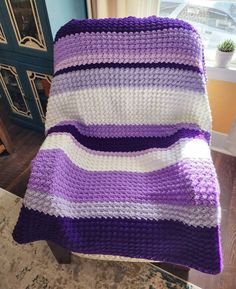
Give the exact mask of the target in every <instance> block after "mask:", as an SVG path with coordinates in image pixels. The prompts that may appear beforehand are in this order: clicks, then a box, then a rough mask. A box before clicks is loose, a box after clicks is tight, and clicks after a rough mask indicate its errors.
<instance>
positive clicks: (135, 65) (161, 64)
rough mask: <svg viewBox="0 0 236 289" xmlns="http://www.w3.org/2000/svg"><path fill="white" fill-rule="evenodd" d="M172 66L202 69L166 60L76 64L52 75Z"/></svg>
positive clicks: (183, 68)
mask: <svg viewBox="0 0 236 289" xmlns="http://www.w3.org/2000/svg"><path fill="white" fill-rule="evenodd" d="M105 67H112V68H162V67H164V68H173V69H182V70H185V71H193V72H197V73H201V74H202V73H203V72H202V69H200V68H199V67H197V66H192V65H187V64H179V63H166V62H158V63H95V64H84V65H76V66H71V67H67V68H64V69H61V70H58V71H56V72H55V73H54V76H56V75H59V74H63V73H67V72H71V71H78V70H85V69H95V68H98V69H100V68H105Z"/></svg>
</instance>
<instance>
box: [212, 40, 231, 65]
mask: <svg viewBox="0 0 236 289" xmlns="http://www.w3.org/2000/svg"><path fill="white" fill-rule="evenodd" d="M217 48H218V49H217V51H216V63H217V66H218V67H226V66H227V65H228V63H229V62H230V60H231V59H232V57H233V54H234V50H235V43H234V42H233V41H232V40H231V39H226V40H225V41H223V42H222V43H220V44H219V45H218V47H217Z"/></svg>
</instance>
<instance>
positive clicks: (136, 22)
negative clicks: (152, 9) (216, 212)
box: [54, 16, 196, 42]
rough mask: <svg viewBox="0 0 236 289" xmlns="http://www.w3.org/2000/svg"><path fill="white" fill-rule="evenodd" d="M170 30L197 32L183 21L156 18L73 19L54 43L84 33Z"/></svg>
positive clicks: (59, 32)
mask: <svg viewBox="0 0 236 289" xmlns="http://www.w3.org/2000/svg"><path fill="white" fill-rule="evenodd" d="M169 28H174V29H181V28H182V29H184V30H189V31H194V32H196V29H195V28H194V27H193V26H192V25H191V24H189V23H187V22H185V21H183V20H180V19H171V18H162V17H156V16H151V17H147V18H136V17H127V18H106V19H86V20H76V19H73V20H71V21H69V22H68V23H67V24H65V25H64V26H62V27H61V28H60V29H59V31H58V32H57V34H56V37H55V41H54V42H56V41H57V40H58V39H60V38H62V37H65V36H67V35H70V34H76V33H84V32H144V31H153V30H164V29H169Z"/></svg>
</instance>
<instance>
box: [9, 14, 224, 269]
mask: <svg viewBox="0 0 236 289" xmlns="http://www.w3.org/2000/svg"><path fill="white" fill-rule="evenodd" d="M210 132H211V116H210V109H209V104H208V98H207V94H206V74H205V66H204V55H203V47H202V43H201V40H200V37H199V35H198V33H197V32H196V30H195V29H194V28H193V27H192V26H191V25H190V24H188V23H187V22H184V21H182V20H176V19H168V18H158V17H155V16H152V17H148V18H143V19H140V18H135V17H128V18H124V19H91V20H71V21H70V22H68V23H67V24H65V25H64V26H63V27H62V28H61V29H60V30H59V31H58V33H57V35H56V37H55V43H54V78H53V82H52V87H51V91H50V97H49V102H48V107H47V116H46V139H45V141H44V143H43V144H42V146H41V148H40V150H39V152H38V154H37V155H36V157H35V158H34V160H33V161H32V170H31V177H30V180H29V183H28V188H27V191H26V195H25V198H24V202H23V207H22V209H21V212H20V216H19V220H18V222H17V224H16V227H15V229H14V232H13V237H14V239H15V240H16V241H17V242H19V243H27V242H31V241H36V240H51V241H53V242H56V243H57V244H59V245H61V246H63V247H65V248H67V249H69V250H71V251H74V252H78V253H81V254H90V255H93V254H99V255H106V256H107V255H110V256H117V257H126V258H130V260H133V259H132V258H136V259H142V260H147V261H150V262H154V261H164V262H170V263H176V264H182V265H185V266H188V267H192V268H195V269H197V270H200V271H203V272H208V273H211V274H216V273H218V272H220V271H221V270H222V260H221V249H220V238H219V223H220V206H219V187H218V182H217V177H216V173H215V169H214V166H213V163H212V159H211V154H210V149H209V141H210Z"/></svg>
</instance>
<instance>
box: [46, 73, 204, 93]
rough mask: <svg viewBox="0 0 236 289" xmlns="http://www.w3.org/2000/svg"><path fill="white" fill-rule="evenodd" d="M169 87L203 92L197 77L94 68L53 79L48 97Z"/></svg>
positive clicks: (200, 81) (201, 80) (201, 83)
mask: <svg viewBox="0 0 236 289" xmlns="http://www.w3.org/2000/svg"><path fill="white" fill-rule="evenodd" d="M120 86H122V87H155V88H157V89H158V88H159V87H160V88H163V87H173V88H175V89H187V90H191V91H196V92H202V93H205V83H204V81H203V78H202V76H201V75H199V74H193V73H192V72H189V71H187V72H185V73H184V75H177V74H176V73H175V72H174V71H173V70H170V69H165V68H163V69H139V68H137V69H136V70H135V71H134V70H133V69H127V68H126V69H120V68H119V69H117V68H108V69H103V70H100V69H95V70H93V69H92V70H85V71H81V70H80V71H73V72H71V73H69V74H62V75H58V76H56V77H55V78H54V83H53V85H52V88H51V91H50V95H56V94H61V93H65V92H67V91H70V92H72V91H77V90H79V89H86V88H95V87H120Z"/></svg>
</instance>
